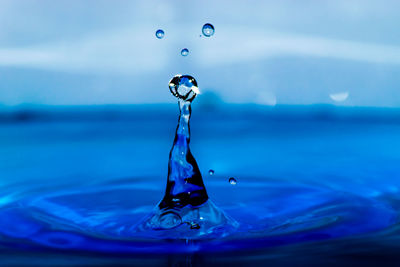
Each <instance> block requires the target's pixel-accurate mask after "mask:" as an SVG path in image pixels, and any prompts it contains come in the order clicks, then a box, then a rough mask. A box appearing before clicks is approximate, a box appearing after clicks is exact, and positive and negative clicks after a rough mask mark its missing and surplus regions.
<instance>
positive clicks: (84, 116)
mask: <svg viewBox="0 0 400 267" xmlns="http://www.w3.org/2000/svg"><path fill="white" fill-rule="evenodd" d="M399 10H400V1H398V0H384V1H378V0H335V1H333V0H332V1H330V0H324V1H321V0H302V1H296V0H281V1H273V0H263V1H261V0H246V1H234V0H229V1H228V0H219V1H215V0H214V1H212V0H201V1H183V0H173V1H172V0H143V1H135V0H57V1H55V0H0V218H1V219H0V249H3V248H4V249H7V251H11V252H12V253H0V262H1V263H4V264H5V265H7V266H8V265H10V266H21V265H24V264H27V263H29V264H31V265H32V264H33V261H32V258H36V261H37V262H39V263H38V264H36V265H41V266H42V265H43V263H44V261H43V259H46V262H47V258H45V257H40V256H39V257H38V255H37V254H36V252H37V251H39V250H42V249H43V251H45V248H49V247H51V248H56V249H63V250H62V252H63V253H64V252H66V251H68V250H70V252H71V254H65V255H72V254H74V253H76V254H79V252H80V251H81V250H82V251H86V249H87V248H92V247H91V246H87V245H82V244H81V243H80V241H79V240H81V239H76V233H75V232H74V231H70V230H65V229H84V231H82V232H79V236H80V238H83V239H85V238H86V237H87V235H86V234H87V231H86V230H87V229H89V230H90V231H92V230H93V231H95V233H97V232H96V231H97V230H96V229H94V227H93V224H89V226H88V228H85V227H86V225H85V224H86V223H87V222H95V223H96V224H97V225H99V226H102V225H103V223H102V222H104V218H110V222H112V223H113V224H114V223H117V224H115V227H116V229H118V227H119V226H118V223H119V222H120V221H121V220H122V221H124V220H127V221H129V220H128V218H129V219H131V217H124V216H121V214H122V213H118V212H120V211H121V210H122V208H121V207H126V209H127V210H128V211H129V212H131V211H130V209H131V208H132V209H133V208H135V209H138V210H141V212H143V213H145V212H149V211H150V210H151V209H152V208H153V207H154V205H156V203H157V201H159V200H160V199H161V198H162V196H163V194H164V188H165V182H166V177H167V173H168V153H169V150H170V149H171V145H172V142H173V138H174V132H175V129H176V123H177V117H178V114H179V110H178V106H177V103H176V102H177V100H176V98H174V97H173V96H172V95H171V93H170V92H169V89H168V82H169V81H170V79H171V78H172V77H173V76H174V75H176V74H189V75H192V76H193V77H195V78H196V80H197V82H198V84H199V88H200V91H201V94H200V95H199V96H198V97H196V99H195V100H194V102H193V105H192V106H193V109H192V110H193V112H192V119H191V144H190V145H191V150H192V153H193V155H194V157H195V158H196V160H197V163H198V165H199V168H200V170H201V172H202V175H203V179H204V182H205V185H206V187H207V190H208V192H209V195H210V197H211V199H213V201H215V203H217V205H220V203H222V204H221V207H222V208H223V209H224V208H225V207H227V210H228V211H229V207H233V206H235V205H236V206H237V207H238V208H237V210H238V211H241V212H242V211H243V213H237V214H233V215H232V216H233V217H235V219H237V220H238V221H239V222H241V221H243V220H244V221H245V222H246V220H247V221H251V222H252V223H254V225H257V224H259V222H260V221H259V219H260V218H262V219H263V220H264V219H265V218H267V217H263V216H267V215H268V214H269V215H268V216H270V215H271V213H270V211H271V210H273V211H274V210H275V211H277V213H279V214H280V215H277V217H275V216H276V215H273V216H272V215H271V219H277V220H275V222H277V221H279V220H280V219H282V222H283V224H282V225H281V226H282V229H285V228H286V225H287V223H286V222H288V224H293V225H295V226H298V231H299V233H305V234H306V236H308V237H307V238H309V239H307V238H306V239H307V240H314V241H316V240H319V239H320V238H322V239H324V238H328V237H330V236H331V235H329V234H328V235H325V236H321V235H318V234H316V235H311V234H310V235H308V233H310V231H311V230H310V229H312V228H309V227H311V226H309V224H308V223H304V220H303V219H304V218H308V217H310V216H311V215H312V214H314V212H315V211H318V210H323V212H324V214H325V212H326V214H325V215H323V216H322V215H321V216H322V217H321V220H325V219H326V218H327V219H328V220H326V222H327V224H321V226H318V225H319V224H316V225H317V226H318V227H315V229H317V230H318V228H325V226H326V227H328V228H326V229H328V230H329V227H330V226H329V225H334V223H333V221H335V225H336V223H337V225H338V227H339V228H338V229H339V230H338V232H340V233H345V234H346V235H348V238H347V239H341V240H338V242H337V243H336V244H335V243H329V240H328V241H327V242H326V243H324V244H325V245H321V243H319V242H314V243H313V242H311V243H309V246H304V247H302V246H303V243H299V244H300V245H299V246H298V247H292V249H293V250H292V251H290V247H289V248H288V247H286V248H288V249H289V252H285V253H282V251H283V250H279V248H278V247H277V249H276V250H275V252H274V251H273V250H272V251H271V250H268V251H267V248H266V247H268V246H275V245H273V244H276V245H278V246H279V244H280V243H279V242H275V243H274V242H272V243H271V242H270V241H268V238H267V239H266V240H267V241H266V243H265V245H266V247H265V249H264V247H263V245H264V244H261V245H260V243H255V244H254V248H255V247H256V246H258V245H260V250H259V251H260V252H257V253H259V255H258V256H254V257H252V260H253V261H254V260H256V259H259V260H260V261H263V260H264V259H265V258H263V257H267V258H268V257H269V258H270V259H272V258H273V259H274V260H275V259H276V260H282V259H283V258H284V260H286V261H296V264H297V263H299V264H300V262H301V260H302V261H303V262H305V261H307V260H308V259H304V257H306V258H307V257H312V258H314V256H315V257H318V258H319V259H320V262H321V264H319V266H321V265H324V266H328V265H326V264H325V263H326V261H330V260H332V262H334V261H335V260H338V261H339V260H341V261H343V262H344V263H348V260H352V261H357V260H359V259H360V258H362V259H363V260H364V262H366V264H370V263H371V262H372V260H375V261H374V262H377V263H379V264H381V263H382V262H385V263H387V262H388V260H387V257H389V258H391V259H392V261H393V262H397V263H398V262H399V261H400V259H399V256H398V251H399V249H400V248H399V244H400V242H399V240H400V227H399V225H400V224H399V222H398V218H399V216H398V214H399V211H400V197H399V196H400V194H399V192H400V186H399V185H400V183H399V181H400V164H399V162H400V153H399V150H398V148H399V147H400V138H399V136H400V90H399V89H400V88H399V85H400V34H399V25H400V16H399ZM205 23H212V24H213V25H214V27H215V34H214V35H213V36H211V37H205V36H202V26H203V25H204V24H205ZM158 29H162V30H164V32H165V36H164V38H162V39H157V38H156V36H155V32H156V31H157V30H158ZM183 48H188V49H189V55H188V56H186V57H183V56H181V54H180V51H181V49H183ZM210 169H212V170H214V171H215V174H214V175H210V174H209V170H210ZM230 177H234V178H235V179H236V180H237V185H231V184H230V183H229V182H228V181H229V178H230ZM143 181H144V182H146V183H147V185H146V186H147V187H146V188H147V189H146V190H151V193H147V192H148V191H143V192H142V191H140V190H136V191H129V190H130V189H129V188H130V186H136V185H137V184H138V183H139V187H138V188H140V182H143ZM268 181H269V182H271V181H276V182H279V183H281V184H282V185H285V186H286V185H287V186H288V187H287V188H289V191H287V190H286V191H285V190H283V191H282V190H280V188H281V187H275V188H271V186H270V184H268ZM111 185H115V186H117V185H118V186H120V187H121V188H123V189H124V190H126V193H124V194H122V195H121V194H120V191H118V190H117V191H113V189H109V190H110V192H111V195H110V194H103V193H102V192H103V191H102V190H103V189H101V188H102V187H104V188H113V187H112V186H111ZM295 185H296V186H295ZM297 185H307V186H308V187H310V188H315V189H318V190H320V189H321V190H322V189H323V190H322V191H324V190H327V192H328V191H329V192H332V202H329V201H330V200H329V199H331V198H328V200H329V201H328V200H327V199H325V195H324V194H322V195H319V194H317V197H314V195H313V193H312V192H314V191H313V190H314V189H313V190H311V191H304V192H303V193H302V192H301V190H300V192H299V190H297V188H298V187H297ZM110 186H111V187H110ZM256 188H257V190H258V191H257V192H259V193H258V194H255V193H254V192H255V190H256ZM291 188H293V189H291ZM274 190H275V191H274ZM128 191H129V192H128ZM284 191H285V192H286V193H285V192H284ZM71 192H73V195H71V194H70V193H71ZM88 192H90V194H89V193H88ZM138 192H139V193H138ZM274 192H275V193H274ZM310 192H311V193H310ZM316 192H317V191H316ZM318 192H319V191H318ZM92 193H93V194H92ZM57 194H58V195H59V196H64V197H66V198H65V199H64V198H63V197H61V198H57V197H55V198H53V196H56V195H57ZM296 194H303V195H301V197H302V201H299V202H297V199H296V198H292V197H287V196H292V195H296ZM71 196H74V197H73V198H69V197H71ZM124 196H126V198H124ZM342 196H346V197H347V196H349V198H348V199H349V200H348V202H346V201H344V202H342V200H341V199H342ZM46 199H47V200H48V201H47V202H46V201H41V200H46ZM63 199H64V200H63ZM346 199H347V198H346ZM357 199H359V200H360V199H362V200H368V201H370V202H368V201H365V202H357V201H358V200H357ZM37 200H38V201H37ZM336 200H337V201H336ZM290 201H291V202H290ZM43 203H48V204H46V205H45V204H43ZM143 203H146V205H144V204H143ZM271 203H272V204H271ZM319 203H326V204H321V205H322V206H319V205H320V204H319ZM338 203H339V204H340V203H342V204H343V205H342V206H341V205H339V204H338ZM370 203H372V204H370ZM373 203H377V204H376V205H375V204H373ZM51 204H57V205H56V206H54V205H51ZM331 204H332V205H331ZM348 204H351V205H350V206H348ZM353 204H354V205H359V207H360V209H361V210H362V212H358V213H357V212H354V209H353V208H351V207H352V205H353ZM378 204H379V205H378ZM35 205H36V206H35ZM41 205H42V206H41ZM268 205H270V206H269V207H271V208H272V209H270V210H268V209H266V208H265V207H267V206H268ZM302 205H304V206H303V207H307V208H306V209H304V211H301V212H299V214H300V215H299V217H296V216H294V215H293V213H292V209H294V208H297V209H299V210H301V208H302ZM32 206H34V207H35V210H34V212H38V213H37V214H36V213H35V214H33V215H32V214H31V212H33V210H32V209H31V207H32ZM308 206H310V207H313V208H312V209H311V208H310V209H309V208H308ZM378 206H379V207H381V206H382V207H384V209H383V208H382V209H383V210H384V211H386V209H387V210H388V213H390V214H392V213H393V214H395V217H396V220H395V219H393V220H390V222H389V223H387V222H386V221H385V218H384V216H377V215H375V214H377V213H371V212H370V211H371V210H373V209H374V208H376V207H378ZM83 207H87V208H88V209H87V210H85V209H84V208H83ZM330 207H334V208H335V207H344V208H343V211H344V212H345V213H342V212H338V213H337V214H335V213H334V211H335V209H331V208H330ZM347 207H350V208H348V209H349V210H346V209H347ZM13 208H15V210H16V212H14V213H12V212H13V210H12V209H13ZM24 208H25V209H24ZM39 210H41V211H39ZM10 211H11V212H10ZM111 211H115V212H116V213H115V214H112V213H110V212H111ZM389 211H390V212H389ZM49 212H50V213H49ZM10 214H11V215H10ZM13 214H14V215H13ZM49 214H50V215H49ZM110 214H111V215H110ZM138 214H139V215H140V213H137V216H139V215H138ZM240 214H241V215H240ZM246 214H247V215H246ZM248 214H250V216H249V215H248ZM315 214H317V215H316V216H317V217H318V216H319V215H318V214H319V213H318V212H317V213H315ZM344 214H348V215H349V217H346V215H344ZM42 215H43V216H42ZM78 215H79V216H78ZM303 215H304V216H303ZM107 216H109V217H107ZM279 216H280V217H279ZM50 217H52V218H51V219H54V220H55V221H52V220H49V221H50V222H56V223H49V224H47V221H46V219H43V218H49V219H50ZM272 217H274V218H272ZM311 217H312V216H311ZM3 218H6V219H5V220H4V219H3ZM76 218H78V219H76ZM329 218H334V220H333V221H331V220H330V219H329ZM352 218H356V219H357V220H351V219H352ZM371 218H372V219H371ZM390 218H391V217H390ZM268 220H269V219H268ZM318 220H319V219H318ZM273 221H274V220H272V225H273ZM33 222H34V223H33ZM43 222H45V223H46V227H47V231H48V232H47V233H46V232H44V231H43V230H42V228H40V229H41V230H40V231H39V230H38V229H39V228H37V229H36V228H35V227H36V226H35V225H37V224H40V225H42V223H43ZM330 222H332V224H331V223H330ZM364 222H365V223H364ZM32 225H33V226H32ZM64 225H68V226H71V228H64ZM104 225H106V224H104ZM265 225H266V227H267V228H266V230H268V229H269V228H268V227H270V222H269V221H268V222H266V224H265ZM80 227H83V228H80ZM340 227H343V228H340ZM363 227H364V228H363ZM368 227H370V228H368ZM277 228H279V227H277ZM367 228H368V229H375V230H376V232H372V230H371V232H368V233H366V234H370V235H369V236H364V237H362V236H361V237H360V235H358V234H356V233H360V232H359V230H360V229H367ZM32 229H33V230H32ZM60 229H62V231H65V232H62V233H60V232H59V231H61V230H60ZM288 229H291V228H288ZM346 229H347V230H348V231H347V232H346ZM263 230H264V229H263ZM36 231H38V232H37V233H36ZM118 231H119V230H118ZM246 231H247V230H246ZM33 232H35V234H33ZM248 232H249V233H250V232H251V231H248ZM262 232H263V233H269V230H268V231H266V232H265V231H262ZM99 233H100V232H99ZM47 234H48V235H47ZM67 234H71V238H72V239H73V240H75V241H76V240H78V241H77V243H74V242H75V241H74V242H72V243H69V239H66V237H68V236H67ZM100 236H101V235H100ZM333 236H334V235H332V237H333ZM116 238H117V239H118V238H122V236H119V235H118V236H117V237H116ZM101 239H102V238H101ZM113 239H114V237H113ZM65 240H66V241H65ZM102 240H103V239H102ZM296 240H297V239H296ZM299 240H300V239H299ZM349 240H350V241H352V242H349ZM297 241H298V240H297ZM297 241H296V242H297ZM249 242H250V239H249ZM301 242H303V241H301ZM340 242H342V243H340ZM28 243H29V244H31V243H32V244H39V245H38V248H39V249H38V250H34V252H33V256H30V255H27V256H26V257H25V258H24V257H21V256H20V254H18V253H16V251H17V250H18V249H19V248H21V249H22V248H26V244H28ZM250 243H251V242H250ZM339 243H340V244H339ZM43 244H44V245H43ZM127 244H128V243H127ZM140 244H141V243H140ZM140 244H139V247H138V248H139V251H141V252H142V251H144V250H143V248H142V246H141V245H140ZM257 244H258V245H257ZM338 244H339V245H338ZM74 246H75V247H74ZM101 246H102V247H103V248H111V247H110V246H108V245H107V246H106V245H101ZM251 246H253V244H251ZM299 247H302V248H303V249H302V250H299ZM169 248H171V249H172V248H173V247H172V246H170V247H169ZM232 249H233V247H232ZM250 250H253V249H252V247H249V251H250ZM4 251H5V250H4ZM22 251H23V253H21V254H24V251H25V252H26V250H23V249H22ZM257 251H258V250H257ZM53 252H54V251H53V250H51V251H50V252H49V253H48V254H52V253H53ZM236 252H237V251H235V252H234V253H232V257H231V258H230V260H231V261H232V262H233V265H235V264H237V265H239V263H238V262H236V260H237V255H236ZM271 252H272V253H271ZM243 253H247V252H246V251H244V252H243ZM254 253H256V251H254ZM274 253H275V254H274ZM233 254H235V255H233ZM65 255H64V256H63V257H68V256H65ZM260 255H261V256H260ZM292 255H297V258H295V257H292ZM326 255H331V256H326ZM379 255H381V257H379ZM102 256H103V255H102ZM216 257H217V256H216ZM374 257H375V258H374ZM49 258H50V257H49ZM51 258H53V259H54V260H55V261H56V260H59V259H58V258H57V257H51ZM153 258H154V257H153V255H151V259H152V260H153ZM93 259H95V260H98V259H100V258H99V257H98V255H96V256H95V257H93ZM210 259H211V261H212V260H213V259H214V257H212V258H210ZM295 259H296V260H295ZM297 259H300V261H299V262H297ZM170 260H171V259H170V258H168V257H167V258H166V262H170ZM312 260H314V259H312ZM18 261H19V262H20V263H21V262H22V263H23V264H18ZM61 261H62V258H61ZM245 261H246V264H248V262H247V259H245ZM217 262H218V261H215V262H214V263H217ZM65 263H66V264H67V265H68V264H70V263H71V261H70V259H69V258H68V260H66V261H65ZM322 263H324V264H322ZM47 264H48V265H49V266H54V265H57V264H52V262H51V261H49V262H47ZM142 265H143V264H142ZM170 265H171V266H172V265H173V264H170ZM220 265H221V264H220ZM222 265H223V264H222ZM259 265H261V264H259ZM262 265H266V264H265V263H264V264H262ZM283 265H285V264H283ZM289 265H290V264H289ZM397 265H398V264H397ZM397 265H394V266H397ZM68 266H69V265H68ZM139 266H141V265H139ZM163 266H165V264H164V265H163ZM173 266H175V265H173ZM185 266H186V265H185ZM190 266H192V265H190ZM193 266H197V265H193ZM201 266H203V265H201ZM230 266H232V264H230ZM235 266H236V265H235ZM296 266H297V265H296ZM306 266H310V265H309V264H307V265H306ZM340 266H345V265H343V264H341V265H340ZM346 266H347V265H346ZM365 266H367V265H365Z"/></svg>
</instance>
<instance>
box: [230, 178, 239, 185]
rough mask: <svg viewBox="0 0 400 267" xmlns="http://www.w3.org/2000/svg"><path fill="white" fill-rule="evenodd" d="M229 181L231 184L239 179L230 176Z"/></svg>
mask: <svg viewBox="0 0 400 267" xmlns="http://www.w3.org/2000/svg"><path fill="white" fill-rule="evenodd" d="M229 183H230V184H231V185H236V183H237V181H236V179H235V178H233V177H231V178H229Z"/></svg>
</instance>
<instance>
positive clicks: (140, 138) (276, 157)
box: [0, 102, 400, 266]
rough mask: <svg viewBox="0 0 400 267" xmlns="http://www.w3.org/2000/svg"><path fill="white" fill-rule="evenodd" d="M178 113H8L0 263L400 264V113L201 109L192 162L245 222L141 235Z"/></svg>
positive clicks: (161, 182)
mask: <svg viewBox="0 0 400 267" xmlns="http://www.w3.org/2000/svg"><path fill="white" fill-rule="evenodd" d="M177 116H178V107H177V105H173V104H171V105H143V106H97V107H41V106H39V107H38V106H36V107H32V106H30V107H20V108H18V109H6V110H3V111H1V114H0V129H1V130H0V151H1V153H0V173H1V177H0V261H1V262H2V263H4V265H15V266H19V265H35V266H37V265H49V266H54V265H69V266H70V265H85V266H86V265H108V264H119V265H129V266H132V265H143V264H147V265H152V266H165V265H167V266H204V265H215V266H220V265H223V264H230V265H233V266H242V265H247V264H257V265H265V264H271V265H281V266H286V265H291V266H301V265H307V266H310V265H311V266H313V265H315V266H320V265H322V264H325V265H341V266H347V265H349V266H350V265H354V264H362V265H363V266H368V265H376V264H379V263H382V262H385V264H386V265H393V266H395V265H396V264H398V263H399V262H400V256H398V251H399V249H400V231H399V211H400V194H399V189H400V152H399V151H400V149H399V148H400V110H398V109H383V108H355V107H347V108H345V107H334V106H275V107H261V106H252V105H248V106H246V105H222V106H219V105H218V106H216V105H205V104H202V103H201V102H199V103H198V104H197V105H196V103H194V105H193V112H192V120H191V151H192V153H193V155H194V157H195V158H196V161H197V163H198V165H199V167H200V170H201V172H202V174H203V180H204V183H205V185H206V187H207V190H208V195H209V197H210V199H211V200H212V201H213V203H215V205H216V206H218V207H219V208H220V209H221V210H223V211H224V212H225V213H226V214H227V215H228V216H230V217H231V218H233V219H234V220H235V221H236V222H237V223H238V227H237V229H235V230H234V231H232V230H230V231H227V232H226V233H225V234H222V235H219V236H218V238H216V237H214V236H213V235H209V236H207V235H205V237H202V238H200V239H194V240H190V239H181V238H177V239H173V238H172V239H171V238H168V239H160V238H159V235H156V234H155V235H154V236H152V234H151V233H150V234H148V233H147V234H146V235H143V233H141V232H138V231H137V228H136V226H137V225H138V224H139V223H140V222H141V221H142V220H143V219H144V218H145V217H146V216H147V215H148V214H149V213H151V211H152V210H153V209H154V207H155V206H156V205H157V203H158V202H159V201H160V200H161V199H162V197H163V194H164V189H165V184H166V177H167V172H168V165H167V164H168V154H169V150H170V148H171V145H172V142H173V138H174V131H175V127H176V123H177ZM209 169H213V170H214V171H215V173H214V174H213V175H210V174H209V172H208V170H209ZM230 177H234V178H235V179H236V181H237V183H236V184H231V183H229V178H230ZM188 231H200V230H199V229H189V230H188ZM223 231H224V229H221V232H223Z"/></svg>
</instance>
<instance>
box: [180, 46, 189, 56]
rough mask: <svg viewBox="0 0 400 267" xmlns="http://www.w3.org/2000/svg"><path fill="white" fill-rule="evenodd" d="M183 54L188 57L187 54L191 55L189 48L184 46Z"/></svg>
mask: <svg viewBox="0 0 400 267" xmlns="http://www.w3.org/2000/svg"><path fill="white" fill-rule="evenodd" d="M181 55H182V56H184V57H186V56H187V55H189V49H187V48H183V49H182V51H181Z"/></svg>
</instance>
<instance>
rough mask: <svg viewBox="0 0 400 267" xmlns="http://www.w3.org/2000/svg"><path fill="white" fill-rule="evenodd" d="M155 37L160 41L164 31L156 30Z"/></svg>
mask: <svg viewBox="0 0 400 267" xmlns="http://www.w3.org/2000/svg"><path fill="white" fill-rule="evenodd" d="M156 37H157V38H158V39H162V38H163V37H164V31H163V30H161V29H159V30H157V31H156Z"/></svg>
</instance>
